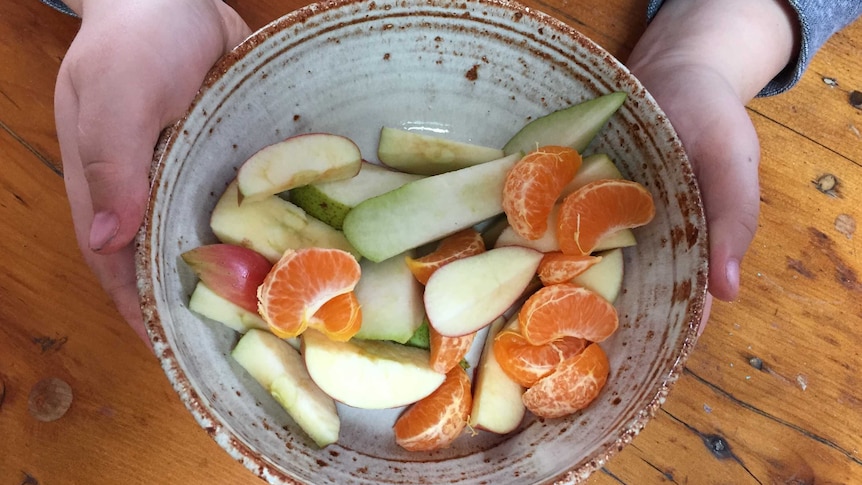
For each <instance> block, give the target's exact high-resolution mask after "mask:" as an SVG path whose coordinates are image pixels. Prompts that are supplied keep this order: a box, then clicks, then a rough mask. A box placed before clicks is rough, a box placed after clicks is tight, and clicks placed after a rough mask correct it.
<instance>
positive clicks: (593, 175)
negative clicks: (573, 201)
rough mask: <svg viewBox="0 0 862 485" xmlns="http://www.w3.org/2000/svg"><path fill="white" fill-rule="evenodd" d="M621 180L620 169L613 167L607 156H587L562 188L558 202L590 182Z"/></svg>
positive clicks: (601, 154)
mask: <svg viewBox="0 0 862 485" xmlns="http://www.w3.org/2000/svg"><path fill="white" fill-rule="evenodd" d="M622 178H623V174H622V173H621V172H620V169H618V168H617V166H616V165H614V162H613V161H612V160H611V158H610V157H609V156H607V154H605V153H594V154H592V155H588V156H586V157H584V159H583V161H582V162H581V168H579V169H578V173H576V174H575V178H573V179H572V181H571V182H569V183H568V184H566V186H565V187H564V188H563V192H562V193H561V194H560V197H559V198H558V200H559V201H562V200H563V199H564V198H566V196H567V195H569V194H571V193H572V192H574V191H576V190H578V189H579V188H581V187H583V186H584V185H587V184H588V183H590V182H595V181H596V180H602V179H622Z"/></svg>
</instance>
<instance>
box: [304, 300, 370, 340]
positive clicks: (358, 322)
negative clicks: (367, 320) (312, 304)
mask: <svg viewBox="0 0 862 485" xmlns="http://www.w3.org/2000/svg"><path fill="white" fill-rule="evenodd" d="M308 326H309V327H311V328H314V329H316V330H319V331H320V332H322V333H323V334H324V335H326V336H327V337H329V338H331V339H332V340H336V341H338V342H346V341H348V340H350V338H351V337H353V336H354V335H356V333H357V332H359V328H360V327H361V326H362V310H361V308H360V306H359V300H358V299H357V298H356V293H355V292H353V291H351V292H348V293H343V294H341V295H338V296H336V297H334V298H333V299H331V300H329V301H328V302H326V303H324V304H323V306H321V307H320V309H319V310H317V311H316V312H314V315H313V316H312V317H311V320H310V321H309V322H308Z"/></svg>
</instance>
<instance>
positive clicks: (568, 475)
mask: <svg viewBox="0 0 862 485" xmlns="http://www.w3.org/2000/svg"><path fill="white" fill-rule="evenodd" d="M417 1H419V0H417ZM422 1H423V3H424V4H427V5H428V6H432V7H433V6H443V5H448V6H452V5H458V4H475V5H489V6H492V7H497V8H501V9H504V10H508V11H510V12H513V13H515V14H516V15H523V16H528V17H530V18H532V19H533V20H535V21H537V22H539V23H544V24H548V25H550V26H553V27H554V28H555V29H557V30H559V31H561V32H564V33H565V34H566V35H567V36H569V37H571V38H572V39H575V40H577V42H578V43H579V44H582V45H585V46H587V47H588V48H591V49H593V53H596V54H600V55H602V56H606V57H607V58H610V59H611V60H612V62H615V63H616V64H617V65H618V67H619V68H621V69H623V71H624V72H625V74H626V75H628V76H629V77H630V81H631V82H632V83H633V84H634V86H635V87H637V88H638V89H639V90H640V93H641V94H642V95H643V101H646V102H647V103H648V104H649V105H650V108H649V109H650V110H653V111H655V112H656V113H657V114H658V115H660V117H662V118H663V119H664V120H665V121H667V123H666V124H667V127H668V128H669V129H670V131H671V133H672V135H673V139H672V140H671V144H672V145H673V147H674V150H675V151H677V152H678V154H679V156H680V157H681V158H682V161H683V162H684V163H683V166H682V167H680V169H681V171H682V174H683V179H684V180H685V183H686V184H687V185H688V189H689V191H690V193H691V194H692V196H693V198H694V202H695V204H694V206H695V209H696V213H695V214H694V216H695V217H696V218H697V219H698V221H699V222H701V224H700V226H699V227H698V234H697V239H698V243H697V244H695V245H694V247H697V248H698V251H699V252H700V254H699V255H698V256H697V259H698V260H699V261H700V264H699V265H698V268H699V270H698V271H697V275H696V281H697V287H696V289H695V290H694V292H693V295H694V296H693V297H692V298H691V299H690V300H689V302H688V305H687V308H686V311H685V315H686V316H687V321H686V322H684V323H683V325H682V328H681V336H680V338H679V339H678V341H677V342H676V345H675V349H674V352H673V354H672V355H674V356H676V360H675V361H674V363H673V364H672V365H671V366H670V367H669V369H667V373H666V377H665V378H664V379H662V380H661V381H660V383H659V385H658V386H657V387H655V388H654V389H652V390H651V392H650V393H649V395H652V397H651V398H650V400H649V402H648V403H647V404H646V406H644V407H643V408H641V409H640V411H639V412H638V413H637V415H636V416H635V417H634V418H633V419H631V420H630V421H629V422H628V423H627V424H625V425H624V426H623V427H622V428H621V429H620V434H619V436H618V437H617V438H616V439H615V440H614V441H612V442H610V443H609V444H608V445H607V446H604V447H600V448H598V449H597V457H596V458H594V459H592V460H590V461H587V462H584V463H582V464H581V465H579V466H575V465H576V464H575V465H573V466H572V467H571V468H569V469H567V470H565V471H564V472H562V473H560V474H558V475H557V476H555V477H551V478H548V479H547V480H546V481H545V483H553V484H559V485H562V484H574V483H580V482H582V481H583V480H585V479H586V478H587V477H589V476H590V475H591V474H592V473H593V472H595V471H596V470H598V469H599V468H601V467H602V466H604V464H605V463H607V461H608V460H610V459H611V458H612V457H614V456H615V455H617V454H618V453H619V452H620V451H622V450H623V449H624V448H625V446H626V445H628V444H629V443H630V442H631V441H632V440H633V439H634V438H635V437H636V436H637V435H638V434H639V433H640V431H641V430H642V429H643V428H644V427H645V426H646V424H647V423H648V422H649V421H650V420H651V419H652V418H653V417H655V414H656V413H657V411H658V410H659V409H660V408H661V406H662V405H663V404H664V402H665V400H666V398H667V396H668V393H669V392H670V390H671V388H672V387H673V386H674V384H675V383H676V381H677V380H678V379H679V378H680V377H681V376H682V373H683V368H684V366H685V362H686V361H687V360H688V358H689V356H690V355H691V352H692V351H693V349H694V347H695V344H696V342H697V339H698V337H699V334H700V332H699V329H700V327H701V320H702V318H703V316H704V315H705V314H706V313H705V312H706V308H707V307H708V299H709V297H708V288H707V280H708V277H707V275H708V249H707V246H708V244H707V241H708V236H707V230H708V228H707V226H706V223H705V214H704V209H703V202H702V198H701V193H700V189H699V187H698V184H697V180H696V178H695V176H694V171H693V169H692V167H691V164H690V162H689V159H688V157H687V155H686V152H685V150H684V149H683V147H682V142H681V141H680V140H679V138H678V135H677V133H676V131H675V129H674V128H673V126H671V124H670V122H669V120H667V117H666V116H665V114H664V112H663V110H662V109H661V108H660V107H659V106H658V103H657V102H656V101H655V100H654V98H653V97H652V96H651V95H650V94H649V92H648V91H647V90H646V88H644V87H643V86H642V85H641V83H640V81H639V80H637V79H636V78H635V77H634V76H633V75H632V74H631V73H630V72H629V70H628V68H627V67H626V66H625V65H623V64H622V62H621V61H619V60H618V59H616V58H615V57H614V56H612V55H611V54H610V53H608V52H607V51H606V50H605V49H604V48H602V47H601V46H599V45H598V44H596V43H595V42H594V41H593V40H592V39H590V38H588V37H586V36H585V35H584V34H582V33H581V32H579V31H578V30H577V29H575V28H574V27H572V26H570V25H568V24H567V23H565V22H563V21H562V20H559V19H558V18H556V17H554V16H552V15H550V14H547V13H544V12H542V11H540V10H536V9H534V8H531V7H527V6H525V5H523V4H521V3H519V2H517V1H516V0H459V1H458V2H454V1H452V0H422ZM390 3H398V2H397V0H382V1H380V0H320V1H317V2H315V3H311V4H308V5H305V6H303V7H300V8H298V9H296V10H293V11H291V12H288V13H286V14H285V15H283V16H281V17H279V18H277V19H274V20H272V21H271V22H269V23H267V24H266V25H264V26H263V27H261V28H260V29H258V30H257V31H255V32H254V33H252V34H251V35H250V36H249V37H247V38H246V39H245V40H243V41H242V42H241V43H240V44H239V45H237V46H236V47H234V48H233V49H231V50H230V51H229V52H228V53H226V54H225V55H223V56H222V57H221V58H220V59H219V60H218V61H217V62H216V63H215V64H214V65H213V67H212V68H211V69H210V70H209V71H208V73H207V74H206V76H205V77H204V80H203V82H202V84H201V87H200V89H199V90H198V92H197V93H196V95H195V97H194V99H193V101H192V102H191V104H190V105H189V107H188V108H187V110H186V111H185V113H184V114H183V116H182V117H181V118H180V119H179V120H177V121H176V122H175V123H174V124H172V125H170V126H168V127H166V128H165V129H164V130H163V131H162V133H161V135H160V137H159V140H158V143H157V145H156V147H155V150H154V155H153V161H152V164H151V167H150V193H149V198H148V202H147V205H146V212H145V216H144V219H143V222H142V224H141V227H140V229H139V231H138V234H137V236H136V251H135V260H136V265H135V266H136V278H137V285H138V291H139V298H140V304H141V309H142V314H143V317H144V323H145V327H146V329H147V334H148V336H149V338H150V341H151V343H152V345H153V350H154V353H155V355H156V356H157V358H158V359H159V361H160V363H161V366H162V369H163V371H164V372H165V374H166V376H167V377H168V378H169V381H170V382H171V385H172V387H173V388H174V390H175V391H176V392H177V394H178V395H179V397H180V400H181V401H182V402H183V404H184V405H185V407H186V408H187V409H188V410H189V411H190V412H191V414H192V415H193V416H194V418H195V420H196V421H197V422H198V424H199V425H200V426H201V428H203V429H204V430H205V431H206V433H207V434H209V435H210V437H211V438H212V439H213V440H215V441H216V442H217V443H218V444H219V446H220V447H221V448H222V449H223V450H225V451H226V452H227V453H228V454H229V455H230V456H231V457H233V458H234V459H235V460H237V461H239V462H240V463H242V464H243V465H244V466H245V467H246V468H247V469H248V470H250V471H251V472H253V473H254V474H255V475H257V476H258V477H260V478H262V479H264V480H266V481H267V482H269V483H273V484H291V485H304V483H303V482H298V481H296V480H295V479H294V478H293V477H291V476H289V475H288V474H286V473H284V472H283V471H281V470H280V469H279V468H278V467H277V466H275V465H274V464H273V463H272V462H271V461H270V460H268V459H267V458H266V457H265V456H263V455H260V454H259V453H257V452H256V451H255V450H253V449H252V448H251V447H250V446H249V445H247V444H246V443H245V442H244V441H243V440H242V439H240V438H239V437H238V436H237V435H236V434H235V433H234V432H233V431H232V430H231V429H230V426H227V425H225V423H222V422H221V421H220V420H219V419H218V418H217V416H215V415H214V414H213V413H212V412H211V411H210V410H209V409H208V408H207V406H206V405H205V404H204V401H203V400H202V399H201V396H200V395H199V394H198V392H197V391H196V390H195V388H194V386H193V385H192V384H191V381H190V379H189V378H188V376H186V374H185V371H184V370H183V368H182V366H181V365H180V362H179V361H178V360H177V358H176V355H175V353H174V350H173V348H172V347H171V345H170V343H169V341H168V338H167V334H166V333H165V330H164V327H163V325H162V321H161V318H160V316H159V314H158V311H157V310H156V302H155V296H154V287H153V282H152V278H153V275H154V268H153V266H152V264H151V262H152V260H153V259H152V258H151V256H152V254H153V251H154V250H155V249H156V248H153V247H152V246H151V245H150V238H149V235H150V234H151V232H152V228H153V224H154V221H153V219H152V217H151V216H152V213H153V210H154V207H155V199H156V198H155V193H156V191H155V190H154V188H155V187H156V186H158V181H159V180H160V178H161V175H162V173H163V168H164V163H163V162H164V160H165V158H166V157H167V156H168V155H169V154H170V152H171V149H172V147H173V145H174V142H175V141H176V140H177V138H178V135H179V134H181V133H182V132H183V129H184V126H185V123H186V122H187V121H188V119H189V117H190V116H191V115H192V114H193V113H194V111H195V108H196V106H197V105H198V103H199V102H200V101H201V99H202V98H203V97H204V96H205V95H206V94H208V93H209V91H210V90H211V89H213V87H214V84H215V83H216V82H218V80H219V79H220V78H221V76H222V75H223V74H224V73H226V72H227V71H229V70H230V69H231V68H232V67H233V66H235V65H237V64H238V63H240V62H242V61H243V60H244V59H246V56H248V55H250V54H251V53H252V52H253V51H254V50H255V48H256V47H257V46H258V45H260V44H261V43H263V42H265V41H266V40H267V39H269V38H270V37H272V36H273V35H276V34H278V33H279V32H282V31H283V30H284V29H286V28H289V27H291V26H294V25H297V24H301V23H303V22H305V21H306V20H308V19H310V18H313V17H314V16H316V15H319V14H323V13H326V12H330V11H333V10H338V9H341V8H344V7H348V6H352V5H354V6H355V5H363V4H368V5H372V4H377V8H381V7H380V6H381V5H387V4H390Z"/></svg>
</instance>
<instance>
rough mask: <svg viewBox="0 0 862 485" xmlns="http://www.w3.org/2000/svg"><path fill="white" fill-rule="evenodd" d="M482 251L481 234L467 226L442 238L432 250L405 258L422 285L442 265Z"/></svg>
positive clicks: (483, 246)
mask: <svg viewBox="0 0 862 485" xmlns="http://www.w3.org/2000/svg"><path fill="white" fill-rule="evenodd" d="M484 251H485V240H484V239H483V238H482V234H481V233H479V231H477V230H475V229H473V228H467V229H464V230H461V231H458V232H456V233H455V234H452V235H451V236H447V237H445V238H443V239H442V240H441V241H440V244H439V245H438V246H437V249H435V250H434V251H433V252H431V253H429V254H427V255H425V256H422V257H421V258H415V259H414V258H411V257H407V258H405V260H406V261H407V267H408V268H410V272H412V273H413V276H415V277H416V279H417V280H418V281H419V282H420V283H422V284H423V285H424V284H426V283H428V278H430V277H431V275H432V274H434V272H435V271H437V269H439V268H441V267H442V266H444V265H446V264H448V263H451V262H452V261H455V260H458V259H462V258H466V257H468V256H475V255H477V254H480V253H482V252H484Z"/></svg>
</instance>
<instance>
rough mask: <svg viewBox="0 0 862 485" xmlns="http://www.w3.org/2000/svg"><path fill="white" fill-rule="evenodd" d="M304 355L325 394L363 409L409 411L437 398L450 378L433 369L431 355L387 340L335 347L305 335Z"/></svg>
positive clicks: (324, 339) (322, 338) (315, 335)
mask: <svg viewBox="0 0 862 485" xmlns="http://www.w3.org/2000/svg"><path fill="white" fill-rule="evenodd" d="M302 354H303V356H304V357H305V366H306V368H307V369H308V373H309V375H310V376H311V378H312V379H314V382H315V383H316V384H317V385H318V386H319V387H320V388H321V389H323V391H324V392H325V393H326V394H328V395H329V396H331V397H332V398H333V399H335V400H336V401H339V402H341V403H343V404H346V405H347V406H352V407H355V408H360V409H387V408H395V407H400V406H406V405H407V404H411V403H414V402H416V401H418V400H420V399H422V398H424V397H426V396H428V395H429V394H431V393H432V392H434V390H435V389H437V388H438V387H440V384H442V383H443V380H444V379H445V377H446V376H445V374H440V373H438V372H434V371H433V370H432V369H431V367H430V365H429V363H428V361H429V357H428V351H426V350H422V349H418V348H416V347H409V346H406V345H401V344H398V343H395V342H388V341H385V340H358V339H353V340H350V341H347V342H336V341H334V340H330V339H329V338H328V337H326V336H325V335H323V334H322V333H320V332H318V331H316V330H306V331H305V332H303V334H302Z"/></svg>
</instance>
